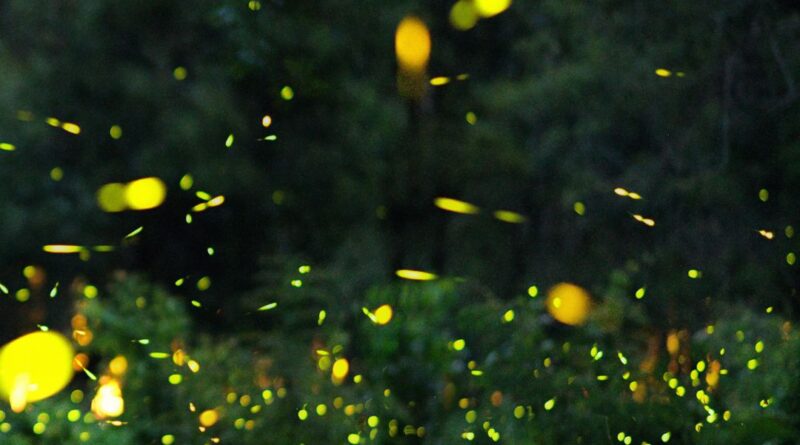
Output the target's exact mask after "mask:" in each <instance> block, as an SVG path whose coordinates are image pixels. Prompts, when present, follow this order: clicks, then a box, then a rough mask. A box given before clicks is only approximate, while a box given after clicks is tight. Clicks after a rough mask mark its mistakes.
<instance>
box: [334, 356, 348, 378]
mask: <svg viewBox="0 0 800 445" xmlns="http://www.w3.org/2000/svg"><path fill="white" fill-rule="evenodd" d="M348 372H350V362H348V361H347V359H346V358H340V359H338V360H336V361H335V362H333V370H332V373H331V375H332V377H333V380H334V381H338V382H341V381H342V380H344V379H345V377H347V373H348Z"/></svg>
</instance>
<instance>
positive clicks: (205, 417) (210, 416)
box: [200, 409, 219, 428]
mask: <svg viewBox="0 0 800 445" xmlns="http://www.w3.org/2000/svg"><path fill="white" fill-rule="evenodd" d="M217 421H219V413H218V412H217V410H215V409H207V410H205V411H203V412H202V413H200V425H203V426H204V427H206V428H210V427H212V426H214V424H216V423H217Z"/></svg>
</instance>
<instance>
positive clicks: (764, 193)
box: [758, 189, 769, 202]
mask: <svg viewBox="0 0 800 445" xmlns="http://www.w3.org/2000/svg"><path fill="white" fill-rule="evenodd" d="M758 199H760V200H761V202H767V200H768V199H769V190H767V189H761V190H759V191H758Z"/></svg>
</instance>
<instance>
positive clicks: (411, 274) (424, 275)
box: [395, 269, 437, 281]
mask: <svg viewBox="0 0 800 445" xmlns="http://www.w3.org/2000/svg"><path fill="white" fill-rule="evenodd" d="M395 273H396V274H397V276H398V277H400V278H404V279H406V280H416V281H430V280H435V279H436V278H437V276H436V274H432V273H430V272H424V271H421V270H412V269H400V270H398V271H396V272H395Z"/></svg>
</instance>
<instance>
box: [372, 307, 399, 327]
mask: <svg viewBox="0 0 800 445" xmlns="http://www.w3.org/2000/svg"><path fill="white" fill-rule="evenodd" d="M373 315H375V323H376V324H380V325H384V324H388V323H389V322H390V321H392V316H393V315H394V312H393V311H392V307H391V306H389V305H388V304H384V305H382V306H380V307H378V309H375V313H374V314H373Z"/></svg>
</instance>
